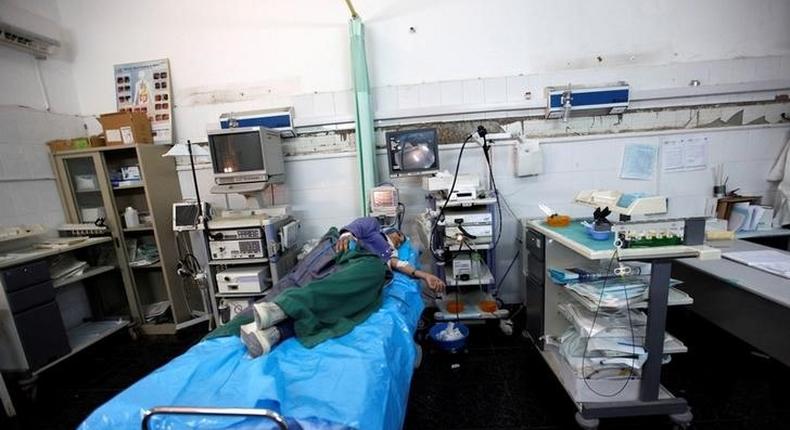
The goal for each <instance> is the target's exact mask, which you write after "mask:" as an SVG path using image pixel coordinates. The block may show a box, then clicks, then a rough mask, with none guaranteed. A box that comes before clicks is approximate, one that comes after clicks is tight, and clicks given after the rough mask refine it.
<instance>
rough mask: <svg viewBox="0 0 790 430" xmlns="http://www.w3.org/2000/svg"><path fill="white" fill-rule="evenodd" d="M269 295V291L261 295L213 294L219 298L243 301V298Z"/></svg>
mask: <svg viewBox="0 0 790 430" xmlns="http://www.w3.org/2000/svg"><path fill="white" fill-rule="evenodd" d="M267 295H269V290H266V291H264V292H262V293H220V292H217V293H215V294H214V296H215V297H219V298H226V299H243V298H245V297H264V296H267Z"/></svg>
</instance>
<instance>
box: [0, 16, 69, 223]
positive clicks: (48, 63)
mask: <svg viewBox="0 0 790 430" xmlns="http://www.w3.org/2000/svg"><path fill="white" fill-rule="evenodd" d="M2 1H3V2H9V3H12V4H13V5H15V6H17V7H20V8H25V9H28V10H29V11H30V12H33V13H36V14H38V15H39V16H42V17H44V18H47V19H50V20H53V21H57V20H58V19H59V18H58V9H57V5H56V4H55V1H54V0H51V1H48V0H34V1H22V0H15V1H11V0H2ZM37 67H38V68H40V74H41V81H39V79H38V76H39V74H38V73H39V72H38V71H37V70H36V69H37ZM42 86H43V88H42ZM78 106H79V104H78V101H77V98H76V91H75V85H74V80H73V76H72V74H71V65H70V64H69V62H68V61H66V60H65V59H64V58H63V56H55V57H51V58H49V59H47V60H44V61H40V60H36V59H34V58H33V57H32V56H30V55H27V54H25V53H22V52H18V51H15V50H11V49H10V48H6V47H0V202H2V204H0V224H2V225H17V224H33V223H43V224H46V225H49V226H55V225H58V224H61V223H62V222H63V209H62V206H61V203H60V198H59V197H58V193H57V188H56V186H55V181H54V176H53V173H52V169H51V166H50V164H49V158H48V155H47V154H48V153H47V149H46V146H45V145H44V143H45V142H46V141H48V140H52V139H57V138H64V137H65V138H70V137H77V136H82V135H83V134H84V129H83V120H82V118H80V117H78V116H76V114H77V113H78V112H79V107H78ZM47 108H49V111H47Z"/></svg>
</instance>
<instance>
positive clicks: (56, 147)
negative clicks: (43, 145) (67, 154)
mask: <svg viewBox="0 0 790 430" xmlns="http://www.w3.org/2000/svg"><path fill="white" fill-rule="evenodd" d="M47 146H48V147H49V151H50V152H59V151H68V150H69V149H71V140H69V139H55V140H50V141H49V142H47Z"/></svg>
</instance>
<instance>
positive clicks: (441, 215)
mask: <svg viewBox="0 0 790 430" xmlns="http://www.w3.org/2000/svg"><path fill="white" fill-rule="evenodd" d="M472 136H474V133H472V134H470V135H469V136H466V139H464V143H463V144H461V151H460V152H459V153H458V161H457V162H456V163H455V173H454V174H453V183H452V185H450V191H449V192H448V193H447V197H446V199H445V200H444V204H443V205H442V207H441V209H439V213H438V214H437V215H436V218H435V219H434V222H433V226H432V227H431V243H430V245H431V254H433V257H434V258H435V259H436V260H438V261H440V262H442V263H444V262H445V259H444V256H443V255H437V254H436V248H435V244H436V242H435V239H436V227H437V226H438V224H439V222H440V221H442V220H444V210H445V209H446V208H447V204H448V203H450V196H452V195H453V191H455V183H456V181H457V180H458V171H459V169H460V168H461V159H462V158H463V156H464V149H466V144H467V143H469V140H470V139H471V138H472Z"/></svg>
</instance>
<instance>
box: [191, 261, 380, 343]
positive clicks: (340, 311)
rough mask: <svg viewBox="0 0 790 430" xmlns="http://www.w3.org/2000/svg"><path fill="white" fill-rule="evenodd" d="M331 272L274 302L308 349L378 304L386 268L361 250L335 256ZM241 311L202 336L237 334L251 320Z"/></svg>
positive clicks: (342, 330) (343, 331)
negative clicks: (334, 268) (288, 319)
mask: <svg viewBox="0 0 790 430" xmlns="http://www.w3.org/2000/svg"><path fill="white" fill-rule="evenodd" d="M335 264H336V265H338V266H339V267H338V268H337V271H336V272H335V273H332V274H331V275H329V276H327V277H325V278H323V279H317V280H314V281H312V282H310V283H308V284H307V285H305V286H304V287H302V288H292V289H289V290H285V291H283V292H282V293H281V294H280V295H279V296H278V297H277V298H275V299H274V303H276V304H277V305H278V306H280V307H281V308H282V309H283V311H285V313H286V314H287V315H288V316H289V317H291V318H293V319H294V322H295V324H294V331H295V333H296V338H297V339H298V340H299V342H300V343H301V344H302V345H304V346H306V347H308V348H311V347H313V346H315V345H317V344H319V343H321V342H323V341H325V340H327V339H330V338H333V337H338V336H342V335H344V334H346V333H348V332H350V331H351V330H352V329H353V328H354V327H355V326H356V325H357V324H359V323H361V322H363V321H364V320H365V319H367V317H368V316H370V314H372V313H373V312H374V311H376V309H378V308H379V306H380V305H381V297H382V296H381V292H382V289H383V287H384V284H385V283H386V282H387V281H388V279H387V267H386V266H385V265H384V263H383V262H382V261H381V259H380V258H378V257H377V256H375V255H373V254H370V253H368V252H365V251H361V250H352V251H347V252H345V253H343V254H340V255H338V256H337V257H335ZM253 320H254V318H253V317H252V313H251V312H242V313H241V314H239V315H237V316H236V317H235V318H233V319H232V320H230V321H229V322H228V323H226V324H224V325H222V326H221V327H219V328H217V329H216V330H214V331H212V332H211V333H209V334H208V335H207V336H206V339H211V338H215V337H224V336H238V335H239V331H240V327H241V326H242V325H244V324H248V323H251V322H253Z"/></svg>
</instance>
